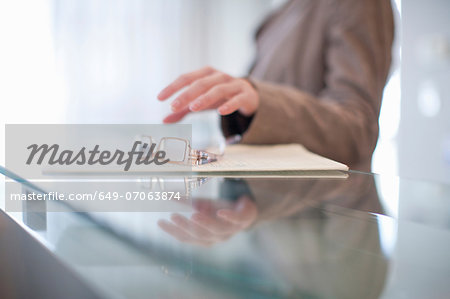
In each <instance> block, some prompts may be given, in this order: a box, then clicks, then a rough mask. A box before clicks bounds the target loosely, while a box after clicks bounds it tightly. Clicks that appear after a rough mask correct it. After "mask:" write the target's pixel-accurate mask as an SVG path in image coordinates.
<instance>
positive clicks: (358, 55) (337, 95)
mask: <svg viewBox="0 0 450 299" xmlns="http://www.w3.org/2000/svg"><path fill="white" fill-rule="evenodd" d="M329 11H330V13H329V16H330V17H329V22H328V27H327V28H328V29H327V33H326V35H327V36H326V43H325V45H326V46H325V49H318V51H323V52H324V55H325V69H326V73H325V77H324V88H323V90H321V91H320V93H319V94H317V95H312V94H309V93H306V92H304V91H302V90H300V89H297V88H295V87H291V86H286V85H281V84H276V83H270V82H265V81H259V80H254V79H252V78H250V79H249V80H250V81H251V82H252V84H253V85H254V87H255V88H256V90H257V92H258V94H259V98H260V105H259V107H258V110H257V112H256V113H255V114H254V115H253V116H252V117H251V118H248V117H244V116H242V115H240V114H239V113H234V114H232V115H230V116H225V117H222V128H223V131H224V134H225V135H230V134H242V142H243V143H247V144H278V143H300V144H303V145H304V146H305V147H306V148H308V149H309V150H311V151H313V152H315V153H318V154H320V155H323V156H325V157H329V158H331V159H334V160H337V161H339V162H342V163H345V164H347V165H353V164H356V163H360V162H362V161H366V160H368V159H369V160H370V159H371V156H372V153H373V150H374V148H375V145H376V142H377V138H378V116H379V111H380V106H381V98H382V93H383V88H384V85H385V83H386V79H387V76H388V73H389V66H390V61H391V47H392V41H393V35H394V28H393V16H392V8H391V6H390V1H378V0H377V1H373V0H371V1H369V0H355V1H350V0H339V1H334V2H333V5H332V6H330V7H329ZM305 42H307V41H305Z"/></svg>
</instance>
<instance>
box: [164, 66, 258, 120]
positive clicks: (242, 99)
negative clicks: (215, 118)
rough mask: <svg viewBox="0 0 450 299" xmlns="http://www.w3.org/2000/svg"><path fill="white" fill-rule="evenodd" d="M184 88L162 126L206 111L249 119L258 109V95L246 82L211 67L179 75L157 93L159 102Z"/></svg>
mask: <svg viewBox="0 0 450 299" xmlns="http://www.w3.org/2000/svg"><path fill="white" fill-rule="evenodd" d="M185 87H187V88H186V90H185V91H184V92H182V93H181V94H180V95H179V96H178V97H177V98H176V99H175V100H174V101H173V102H172V104H171V107H172V111H173V113H171V114H169V115H168V116H167V117H166V118H164V120H163V121H164V123H173V122H177V121H179V120H181V119H182V118H183V117H184V116H185V115H186V114H188V113H189V112H197V111H202V110H206V109H217V111H218V112H219V114H220V115H227V114H231V113H233V112H235V111H239V112H240V113H242V114H243V115H246V116H250V115H252V114H254V113H255V112H256V109H258V106H259V96H258V93H257V92H256V90H255V89H254V88H253V86H252V85H251V84H250V83H249V82H248V81H247V80H245V79H242V78H234V77H232V76H230V75H227V74H225V73H223V72H220V71H217V70H215V69H213V68H211V67H204V68H202V69H199V70H197V71H194V72H191V73H187V74H183V75H181V76H180V77H178V78H177V79H176V80H175V81H173V82H172V83H171V84H170V85H168V86H167V87H166V88H164V89H163V90H162V91H161V92H160V93H159V95H158V99H159V100H160V101H164V100H167V99H168V98H169V97H171V96H172V95H173V94H174V93H176V92H177V91H179V90H181V89H183V88H185Z"/></svg>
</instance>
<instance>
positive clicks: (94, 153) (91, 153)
mask: <svg viewBox="0 0 450 299" xmlns="http://www.w3.org/2000/svg"><path fill="white" fill-rule="evenodd" d="M147 148H149V149H148V150H147ZM155 148H156V143H152V144H151V145H149V144H147V143H143V142H140V141H135V142H134V144H133V147H132V149H131V150H130V151H128V152H124V151H121V150H118V149H117V150H115V151H114V152H111V151H109V150H103V151H100V145H98V144H96V145H95V146H94V148H93V149H92V150H86V147H82V148H81V149H80V150H79V151H73V150H62V151H60V146H59V145H58V144H53V145H51V146H50V145H48V144H42V145H40V146H39V145H37V144H31V145H30V146H28V147H27V149H29V150H30V155H29V156H28V159H27V161H26V164H27V165H30V164H32V163H33V162H34V163H36V164H38V165H41V164H42V163H43V162H44V161H46V163H48V164H49V165H55V164H59V165H72V164H77V165H85V164H88V165H95V164H99V165H108V164H112V163H116V164H117V165H124V170H125V171H128V170H129V169H130V167H131V164H133V163H136V164H137V165H141V164H144V165H149V164H151V163H155V165H164V164H166V163H168V162H169V161H170V159H165V158H166V152H165V151H163V150H158V151H156V152H155ZM36 154H39V155H38V158H36V159H34V158H35V156H36ZM49 154H50V155H49ZM144 154H145V156H144ZM34 160H35V161H34Z"/></svg>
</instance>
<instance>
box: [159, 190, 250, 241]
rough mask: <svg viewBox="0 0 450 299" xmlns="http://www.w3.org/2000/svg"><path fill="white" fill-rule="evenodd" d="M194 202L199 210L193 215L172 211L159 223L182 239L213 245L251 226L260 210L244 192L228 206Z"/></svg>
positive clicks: (210, 202)
mask: <svg viewBox="0 0 450 299" xmlns="http://www.w3.org/2000/svg"><path fill="white" fill-rule="evenodd" d="M194 206H195V208H196V210H197V212H196V213H194V214H193V215H192V216H191V219H188V218H186V217H184V216H182V215H180V214H172V216H171V221H166V220H160V221H159V222H158V225H159V227H161V229H162V230H164V231H165V232H166V233H168V234H170V235H172V236H173V237H175V238H176V239H177V240H179V241H180V242H185V243H191V244H196V245H202V246H210V245H212V244H214V243H217V242H220V241H224V240H227V239H228V238H230V237H231V236H233V235H234V234H236V233H238V232H239V231H241V230H243V229H245V228H247V227H249V226H250V225H251V224H252V223H253V222H254V221H255V219H256V216H257V214H258V211H257V209H256V205H255V203H254V202H253V201H252V200H251V199H250V198H249V197H248V196H241V197H240V198H239V199H238V201H237V202H236V204H234V205H233V207H231V208H227V209H223V208H219V209H217V207H215V206H214V204H213V202H212V201H196V202H195V203H194Z"/></svg>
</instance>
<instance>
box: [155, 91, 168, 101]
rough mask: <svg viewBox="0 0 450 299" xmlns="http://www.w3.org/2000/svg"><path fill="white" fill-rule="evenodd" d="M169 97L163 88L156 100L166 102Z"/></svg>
mask: <svg viewBox="0 0 450 299" xmlns="http://www.w3.org/2000/svg"><path fill="white" fill-rule="evenodd" d="M169 96H170V92H169V90H167V88H164V89H163V90H161V91H160V93H159V94H158V95H157V96H156V97H157V98H158V100H160V101H164V100H166V99H167V98H168V97H169Z"/></svg>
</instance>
